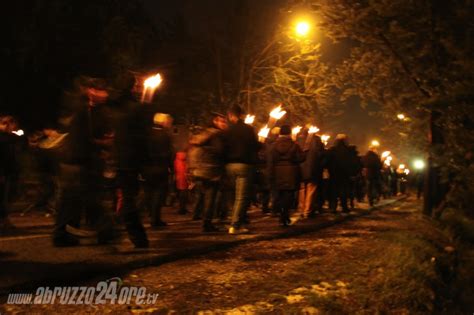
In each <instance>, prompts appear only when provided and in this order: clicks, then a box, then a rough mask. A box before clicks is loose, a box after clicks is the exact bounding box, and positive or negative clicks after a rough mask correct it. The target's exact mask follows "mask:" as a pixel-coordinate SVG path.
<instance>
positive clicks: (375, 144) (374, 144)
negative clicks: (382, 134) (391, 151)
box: [370, 140, 380, 147]
mask: <svg viewBox="0 0 474 315" xmlns="http://www.w3.org/2000/svg"><path fill="white" fill-rule="evenodd" d="M370 144H371V146H373V147H379V146H380V142H378V140H372V142H371V143H370Z"/></svg>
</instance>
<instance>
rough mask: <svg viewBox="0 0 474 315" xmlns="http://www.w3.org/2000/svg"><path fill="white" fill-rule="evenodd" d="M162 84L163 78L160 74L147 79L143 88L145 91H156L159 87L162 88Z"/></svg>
mask: <svg viewBox="0 0 474 315" xmlns="http://www.w3.org/2000/svg"><path fill="white" fill-rule="evenodd" d="M161 82H163V79H162V78H161V75H160V74H159V73H157V74H155V75H153V76H151V77H149V78H147V79H146V80H145V81H144V82H143V87H144V88H145V89H156V88H157V87H159V86H160V84H161Z"/></svg>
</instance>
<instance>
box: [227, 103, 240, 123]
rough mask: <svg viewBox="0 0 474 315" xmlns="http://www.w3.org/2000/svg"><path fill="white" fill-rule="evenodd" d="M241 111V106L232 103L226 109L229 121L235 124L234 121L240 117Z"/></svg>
mask: <svg viewBox="0 0 474 315" xmlns="http://www.w3.org/2000/svg"><path fill="white" fill-rule="evenodd" d="M243 113H244V111H243V110H242V107H240V106H239V105H237V104H234V105H232V106H231V107H230V108H229V110H228V111H227V118H228V119H229V121H230V122H231V123H233V124H235V123H236V122H238V121H239V120H241V119H242V115H243Z"/></svg>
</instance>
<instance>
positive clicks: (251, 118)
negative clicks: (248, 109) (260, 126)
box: [244, 115, 255, 125]
mask: <svg viewBox="0 0 474 315" xmlns="http://www.w3.org/2000/svg"><path fill="white" fill-rule="evenodd" d="M254 121H255V115H247V116H246V117H245V121H244V122H245V123H246V124H247V125H253V122H254Z"/></svg>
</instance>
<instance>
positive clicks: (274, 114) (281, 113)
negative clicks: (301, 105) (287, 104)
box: [270, 105, 286, 120]
mask: <svg viewBox="0 0 474 315" xmlns="http://www.w3.org/2000/svg"><path fill="white" fill-rule="evenodd" d="M285 114H286V111H284V110H281V105H279V106H278V107H276V108H274V109H273V110H272V111H271V112H270V117H272V118H275V119H277V120H278V119H280V118H282V117H283V116H285Z"/></svg>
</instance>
